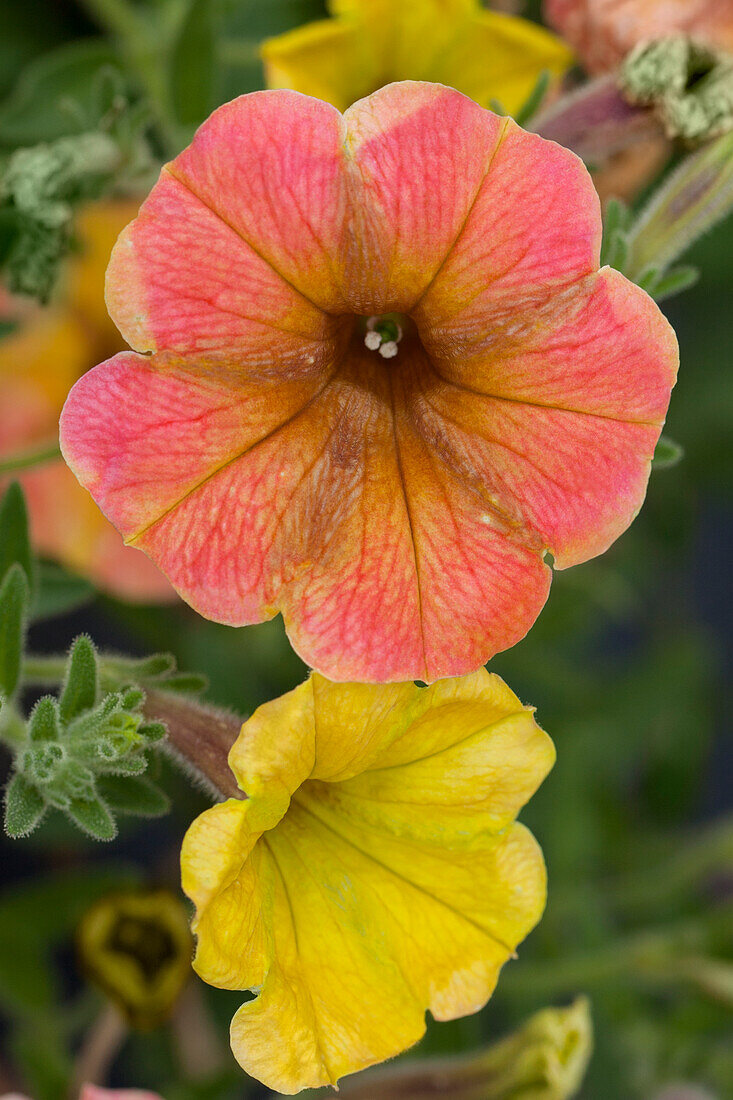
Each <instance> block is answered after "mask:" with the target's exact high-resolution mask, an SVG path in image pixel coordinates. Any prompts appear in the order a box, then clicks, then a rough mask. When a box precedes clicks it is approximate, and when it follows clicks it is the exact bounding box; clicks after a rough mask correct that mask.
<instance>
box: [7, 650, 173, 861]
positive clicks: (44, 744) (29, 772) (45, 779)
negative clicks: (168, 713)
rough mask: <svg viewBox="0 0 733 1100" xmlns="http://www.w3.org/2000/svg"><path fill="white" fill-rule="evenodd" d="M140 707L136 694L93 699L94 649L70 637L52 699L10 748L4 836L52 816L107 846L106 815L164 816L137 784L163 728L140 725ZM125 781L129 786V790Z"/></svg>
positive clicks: (112, 831) (153, 794) (151, 794)
mask: <svg viewBox="0 0 733 1100" xmlns="http://www.w3.org/2000/svg"><path fill="white" fill-rule="evenodd" d="M144 701H145V695H144V693H143V692H142V691H141V690H140V689H138V688H136V687H132V688H127V689H124V690H120V691H114V692H109V693H107V694H103V693H101V692H100V688H99V670H98V657H97V654H96V651H95V649H94V646H93V644H92V642H91V640H90V639H89V638H87V637H86V636H84V635H81V636H80V637H78V638H77V639H76V641H75V642H74V645H73V647H72V649H71V653H70V655H69V659H68V664H67V670H66V676H65V679H64V684H63V687H62V689H61V692H60V695H59V697H58V698H55V697H54V696H51V695H44V696H42V698H40V699H39V700H38V702H37V703H36V705H35V707H34V708H33V711H32V712H31V715H30V718H29V719H28V722H27V724H26V727H25V734H24V736H23V737H22V738H21V739H20V741H19V742H16V755H15V761H14V769H13V777H12V779H11V781H10V784H9V785H8V788H7V791H6V803H5V828H6V831H7V832H8V834H9V835H10V836H14V837H19V836H27V835H28V833H30V832H32V831H33V829H35V828H36V827H37V826H38V825H39V824H40V822H41V820H42V819H43V817H44V815H45V813H46V812H47V811H48V810H49V809H56V810H61V811H62V812H64V813H65V814H66V815H67V816H68V817H69V818H70V819H71V820H72V821H73V822H74V823H75V824H76V825H77V826H78V827H79V828H80V829H82V830H83V831H84V832H86V833H88V834H89V835H91V836H93V837H95V838H96V839H98V840H111V839H112V838H113V837H114V836H115V835H116V833H117V827H116V824H115V821H114V817H113V811H117V812H123V813H137V814H140V815H143V816H154V815H157V814H161V813H165V812H166V810H167V809H168V800H167V798H166V796H165V795H164V794H163V792H162V791H160V790H158V788H157V787H155V785H154V784H153V783H151V782H150V780H149V779H147V778H146V779H144V780H141V779H140V778H139V777H140V776H141V775H142V773H144V772H145V771H146V769H147V767H148V759H147V756H146V753H147V750H148V749H149V748H150V747H151V746H152V745H154V744H155V743H156V742H158V741H160V740H161V738H163V737H164V736H165V728H164V726H162V725H161V724H160V723H158V722H147V721H146V720H145V717H144V715H143V713H142V706H143V703H144ZM126 779H134V780H135V783H134V787H133V788H132V789H130V790H127V789H126V784H125V783H124V782H122V781H123V780H126ZM110 781H111V782H110ZM137 794H139V795H140V797H139V798H136V797H135V796H136V795H137Z"/></svg>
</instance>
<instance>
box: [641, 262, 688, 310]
mask: <svg viewBox="0 0 733 1100" xmlns="http://www.w3.org/2000/svg"><path fill="white" fill-rule="evenodd" d="M699 279H700V272H699V271H698V269H697V268H696V267H675V268H673V269H672V271H668V272H667V274H666V275H662V277H661V278H660V279H658V280H657V282H656V283H655V285H654V288H653V289H652V290H651V291H650V292H649V293H650V294H651V295H652V297H653V298H654V299H655V300H656V301H657V302H662V301H664V299H665V298H671V297H672V296H673V295H674V294H681V293H682V291H683V290H688V289H689V288H690V287H691V286H694V285H695V283H697V282H698V281H699Z"/></svg>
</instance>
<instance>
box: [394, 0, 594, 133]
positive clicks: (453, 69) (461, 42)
mask: <svg viewBox="0 0 733 1100" xmlns="http://www.w3.org/2000/svg"><path fill="white" fill-rule="evenodd" d="M476 9H477V10H475V11H474V12H472V14H471V15H470V17H469V18H468V19H466V20H465V21H463V22H462V23H461V24H460V26H459V28H458V34H457V35H456V36H455V38H454V39H453V41H452V42H451V43H449V44H448V43H446V44H445V45H444V48H443V49H442V50H441V52H440V53H439V54H438V56H437V57H436V59H435V64H434V67H431V70H430V72H429V73H424V74H423V75H424V76H425V77H426V78H429V79H430V80H436V81H438V82H440V83H443V84H448V85H449V86H450V87H454V88H457V89H458V90H459V91H461V92H463V93H464V95H467V96H470V97H471V99H474V100H476V102H477V103H480V104H481V105H482V106H483V107H490V106H491V104H492V102H498V103H499V104H501V107H502V109H503V110H504V111H506V112H507V113H508V114H516V112H517V111H519V109H520V108H521V107H522V106H523V105H524V103H525V102H526V100H527V99H528V97H529V95H530V93H531V92H532V91H533V90H534V88H535V86H536V84H537V80H538V78H539V76H540V74H541V73H543V72H546V73H548V74H549V75H550V76H551V77H555V78H557V77H561V76H562V75H563V74H564V73H565V72H566V71H567V69H568V68H569V66H570V65H571V64H572V61H573V55H572V52H571V50H570V49H569V48H568V46H566V45H565V43H564V42H563V41H562V39H560V38H557V37H556V36H555V35H554V34H551V33H550V32H549V31H547V30H545V28H544V27H539V26H538V25H537V24H536V23H530V21H529V20H528V19H518V18H517V17H516V16H512V15H505V14H504V13H503V12H497V11H481V10H478V5H477V6H476ZM405 75H407V74H406V73H405Z"/></svg>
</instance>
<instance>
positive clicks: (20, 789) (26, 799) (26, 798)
mask: <svg viewBox="0 0 733 1100" xmlns="http://www.w3.org/2000/svg"><path fill="white" fill-rule="evenodd" d="M45 812H46V800H45V799H44V797H43V795H42V794H41V793H40V792H39V791H38V789H37V788H36V787H34V786H33V784H32V783H29V782H28V780H27V779H26V778H25V776H24V775H20V774H16V775H14V776H13V778H12V779H11V780H10V782H9V783H8V786H7V790H6V791H5V832H6V833H7V834H8V836H9V837H12V838H13V839H18V838H20V837H23V836H28V834H29V833H32V832H33V830H34V829H35V828H37V826H38V825H40V823H41V818H42V817H43V815H44V813H45Z"/></svg>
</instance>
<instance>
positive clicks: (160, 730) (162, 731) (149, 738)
mask: <svg viewBox="0 0 733 1100" xmlns="http://www.w3.org/2000/svg"><path fill="white" fill-rule="evenodd" d="M138 733H139V734H140V735H141V736H142V737H144V738H145V741H146V743H147V744H148V745H154V744H155V743H156V741H162V740H163V738H164V737H167V736H168V730H167V729H166V727H165V726H164V724H163V723H162V722H145V723H144V724H143V725H142V726H140V727H139V728H138Z"/></svg>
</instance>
